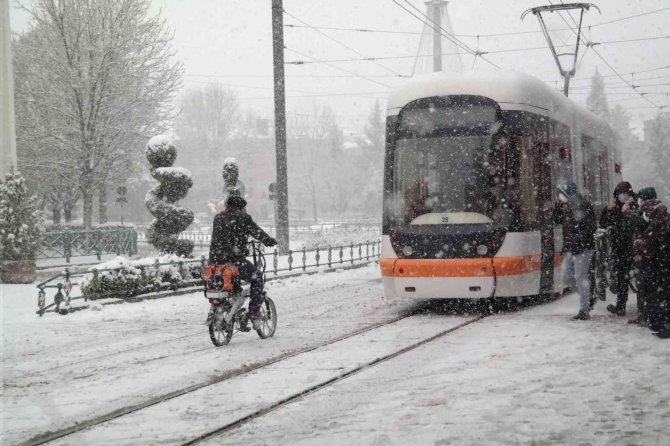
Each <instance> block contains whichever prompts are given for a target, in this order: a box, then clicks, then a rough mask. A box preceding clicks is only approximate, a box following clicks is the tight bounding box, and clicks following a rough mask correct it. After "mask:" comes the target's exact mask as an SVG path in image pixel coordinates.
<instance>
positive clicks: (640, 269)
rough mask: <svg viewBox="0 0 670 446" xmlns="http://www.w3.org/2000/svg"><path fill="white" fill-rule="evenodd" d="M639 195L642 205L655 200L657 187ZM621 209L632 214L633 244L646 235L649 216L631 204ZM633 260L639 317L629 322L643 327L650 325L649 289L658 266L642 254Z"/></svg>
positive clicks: (645, 189)
mask: <svg viewBox="0 0 670 446" xmlns="http://www.w3.org/2000/svg"><path fill="white" fill-rule="evenodd" d="M637 197H638V200H639V203H640V207H642V206H643V205H644V204H645V202H646V201H647V200H655V199H656V198H657V196H656V189H654V188H653V187H645V188H642V189H640V190H639V191H638V193H637ZM621 211H622V212H623V213H624V214H631V219H632V223H633V226H634V230H633V233H634V236H633V240H634V241H633V245H635V240H637V239H639V238H640V237H642V236H643V235H644V232H645V231H646V230H647V227H648V226H649V222H648V220H649V219H648V218H645V216H644V214H643V211H642V210H638V211H635V210H633V209H631V208H630V206H629V204H624V205H623V207H622V208H621ZM633 261H634V263H635V265H636V268H637V293H636V294H637V317H636V318H635V319H630V320H629V321H628V323H629V324H638V325H641V326H643V327H648V326H649V312H648V309H649V308H648V305H647V294H648V291H647V289H650V290H652V291H653V287H654V286H655V285H654V283H655V273H656V268H654V265H653V264H652V263H651V262H647V261H644V260H643V259H642V257H641V256H635V257H633Z"/></svg>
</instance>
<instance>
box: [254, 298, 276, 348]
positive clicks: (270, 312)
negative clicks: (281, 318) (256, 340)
mask: <svg viewBox="0 0 670 446" xmlns="http://www.w3.org/2000/svg"><path fill="white" fill-rule="evenodd" d="M260 313H261V326H260V327H259V328H258V329H256V333H258V336H259V337H260V338H261V339H267V338H271V337H272V336H273V335H274V334H275V330H276V329H277V308H276V307H275V303H274V302H273V301H272V299H270V298H269V297H265V300H264V301H263V303H262V304H261V308H260Z"/></svg>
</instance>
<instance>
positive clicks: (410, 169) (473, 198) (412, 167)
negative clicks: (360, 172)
mask: <svg viewBox="0 0 670 446" xmlns="http://www.w3.org/2000/svg"><path fill="white" fill-rule="evenodd" d="M431 105H432V104H428V106H427V107H425V108H416V109H412V110H408V112H403V113H401V115H400V121H399V123H398V132H397V136H398V139H397V140H396V143H395V149H394V171H393V189H394V196H395V200H393V201H394V203H395V204H396V224H400V225H435V224H487V223H493V222H494V221H495V222H500V223H503V224H505V225H509V224H511V223H512V220H513V219H514V209H513V208H514V194H513V185H512V184H505V181H504V175H503V174H502V173H503V167H504V166H503V165H504V158H505V145H506V144H505V138H501V137H500V136H496V137H494V136H493V135H494V134H495V133H496V132H497V130H498V129H499V128H500V124H498V123H497V122H496V121H495V116H496V111H495V108H494V107H493V106H490V105H486V106H483V105H478V106H472V105H470V106H465V107H458V106H450V107H449V108H446V109H445V108H435V107H431ZM508 189H509V190H508ZM398 214H400V215H398ZM397 217H401V218H397Z"/></svg>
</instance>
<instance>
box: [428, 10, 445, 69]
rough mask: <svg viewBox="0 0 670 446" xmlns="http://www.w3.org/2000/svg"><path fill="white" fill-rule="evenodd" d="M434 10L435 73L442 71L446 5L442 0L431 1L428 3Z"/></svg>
mask: <svg viewBox="0 0 670 446" xmlns="http://www.w3.org/2000/svg"><path fill="white" fill-rule="evenodd" d="M427 5H428V6H431V7H432V8H433V14H432V19H433V23H432V24H429V25H431V26H432V27H433V71H442V34H441V29H442V7H443V6H445V5H446V3H445V2H443V1H442V0H431V1H430V2H428V3H427Z"/></svg>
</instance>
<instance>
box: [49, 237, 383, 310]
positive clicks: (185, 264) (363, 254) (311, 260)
mask: <svg viewBox="0 0 670 446" xmlns="http://www.w3.org/2000/svg"><path fill="white" fill-rule="evenodd" d="M380 251H381V240H374V241H369V242H365V243H350V244H348V245H338V246H326V247H323V248H316V249H313V250H305V249H303V250H300V251H289V253H288V255H280V254H279V253H278V251H277V250H276V249H274V250H273V251H271V252H265V253H264V255H265V261H266V270H265V273H266V275H268V276H270V277H268V280H272V279H273V278H280V277H282V276H285V275H291V274H296V273H297V274H303V273H305V274H307V273H309V272H313V271H315V270H318V269H319V268H326V267H327V268H329V269H332V268H340V267H344V266H353V265H356V264H365V263H369V262H371V261H374V260H375V259H377V258H379V255H380ZM194 264H196V265H198V266H199V268H200V271H201V272H200V277H199V278H191V279H186V280H183V281H181V282H179V283H174V282H171V283H162V282H160V280H159V278H160V275H161V272H160V267H161V266H172V267H177V268H178V269H179V271H180V273H181V276H182V277H186V276H188V274H187V272H188V270H189V266H190V265H194ZM206 265H207V259H206V258H205V257H204V256H202V257H200V258H199V259H184V260H180V261H179V262H167V263H159V261H158V260H156V261H155V262H154V263H153V264H151V265H144V266H137V267H134V268H138V269H139V270H140V271H141V274H142V275H143V276H145V277H153V278H155V279H156V280H155V282H154V283H153V285H151V286H148V287H146V289H144V290H140V292H137V293H135V294H133V296H132V297H135V296H141V295H142V294H147V293H151V292H160V291H163V290H173V291H176V290H178V289H180V288H188V287H195V286H202V285H203V279H202V275H203V274H202V271H203V270H204V268H205V266H206ZM121 270H122V267H119V268H111V269H96V268H91V269H90V270H89V271H85V272H72V271H70V270H69V269H68V268H66V269H65V270H64V271H63V272H61V273H59V274H57V275H54V276H53V277H50V278H49V279H47V280H45V281H43V282H41V283H39V284H38V285H37V289H38V295H37V306H38V307H39V309H38V311H37V314H39V315H40V316H42V315H43V314H44V313H45V312H46V311H47V310H48V309H49V308H52V307H55V311H56V312H59V311H60V307H61V305H62V304H63V303H64V304H65V305H66V307H69V306H70V302H71V301H73V300H78V299H84V300H87V299H88V298H89V297H92V298H96V299H100V298H106V297H114V298H125V297H127V296H124V295H123V293H120V292H119V291H113V292H102V293H97V294H95V295H94V296H85V295H84V294H83V293H82V292H81V290H80V293H79V295H73V293H72V290H73V289H74V288H75V287H79V284H78V283H77V281H76V280H74V279H77V278H82V277H83V276H85V275H92V276H93V278H94V279H96V278H98V277H99V275H100V274H101V273H104V272H116V273H119V272H120V271H121ZM49 290H51V291H54V294H53V302H52V303H51V304H49V305H47V303H46V298H47V291H49ZM135 291H137V290H135Z"/></svg>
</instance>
